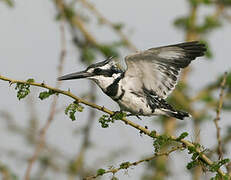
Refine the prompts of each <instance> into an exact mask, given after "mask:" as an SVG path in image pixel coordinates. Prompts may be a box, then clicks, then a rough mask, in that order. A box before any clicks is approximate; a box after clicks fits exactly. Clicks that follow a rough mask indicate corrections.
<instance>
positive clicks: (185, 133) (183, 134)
mask: <svg viewBox="0 0 231 180" xmlns="http://www.w3.org/2000/svg"><path fill="white" fill-rule="evenodd" d="M187 136H188V133H187V132H183V133H181V135H180V136H179V137H178V138H177V139H176V140H177V141H180V140H181V139H184V138H185V137H187Z"/></svg>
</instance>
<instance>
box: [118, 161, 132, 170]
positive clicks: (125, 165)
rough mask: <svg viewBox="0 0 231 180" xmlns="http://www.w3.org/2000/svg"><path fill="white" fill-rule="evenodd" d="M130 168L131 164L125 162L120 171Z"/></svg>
mask: <svg viewBox="0 0 231 180" xmlns="http://www.w3.org/2000/svg"><path fill="white" fill-rule="evenodd" d="M129 166H130V162H123V163H121V164H120V169H127V168H129Z"/></svg>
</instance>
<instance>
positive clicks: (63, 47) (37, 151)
mask: <svg viewBox="0 0 231 180" xmlns="http://www.w3.org/2000/svg"><path fill="white" fill-rule="evenodd" d="M64 26H65V25H64V21H63V20H62V21H61V24H60V32H61V52H60V59H59V65H58V76H61V74H62V70H63V64H64V60H65V55H66V38H65V29H64ZM60 85H61V82H57V83H56V85H55V87H56V88H59V87H60ZM57 101H58V97H57V96H55V97H54V99H53V101H52V103H51V108H50V113H49V116H48V119H47V121H46V123H45V125H44V126H43V127H42V129H41V130H40V133H39V140H38V143H37V145H36V147H35V151H34V154H33V155H32V157H31V158H30V159H29V163H28V166H27V169H26V174H25V180H29V179H30V174H31V170H32V167H33V164H34V162H35V161H36V160H37V159H38V156H39V154H40V152H41V150H42V149H43V147H44V145H45V138H46V132H47V130H48V129H49V127H50V125H51V123H52V121H53V119H54V116H55V113H56V107H57Z"/></svg>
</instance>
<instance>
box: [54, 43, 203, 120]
mask: <svg viewBox="0 0 231 180" xmlns="http://www.w3.org/2000/svg"><path fill="white" fill-rule="evenodd" d="M205 52H206V47H205V44H203V43H201V42H199V41H192V42H184V43H179V44H173V45H168V46H161V47H157V48H151V49H148V50H144V51H138V52H135V53H133V54H131V55H127V56H126V57H125V58H124V59H120V60H119V59H118V58H115V57H110V58H107V59H106V60H104V61H101V62H98V63H95V64H91V65H90V66H88V67H87V68H86V69H85V70H84V71H80V72H75V73H71V74H67V75H64V76H61V77H59V78H58V80H60V81H61V80H71V79H80V78H87V79H90V80H93V81H94V82H95V83H96V84H97V85H98V86H99V87H100V88H101V89H102V91H103V92H104V93H105V94H106V95H108V96H109V97H111V98H112V99H113V100H114V101H116V102H117V103H118V104H119V106H120V111H122V112H128V113H131V114H130V115H134V116H138V117H139V116H154V115H164V116H168V117H174V118H177V119H180V120H183V119H184V118H187V117H191V115H190V114H189V113H188V112H185V111H181V110H176V109H175V108H174V107H173V106H172V105H170V104H168V102H167V101H166V98H167V97H168V96H169V95H170V94H171V93H172V91H173V90H174V89H175V87H176V84H177V82H178V81H179V75H180V72H181V70H182V69H183V68H186V67H187V66H188V65H189V64H190V63H191V61H193V60H195V59H196V58H197V57H200V56H203V55H205Z"/></svg>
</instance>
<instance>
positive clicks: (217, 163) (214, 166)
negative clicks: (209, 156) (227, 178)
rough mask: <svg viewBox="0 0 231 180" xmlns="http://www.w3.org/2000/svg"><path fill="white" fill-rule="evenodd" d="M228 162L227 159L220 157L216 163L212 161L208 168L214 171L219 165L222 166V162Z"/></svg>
mask: <svg viewBox="0 0 231 180" xmlns="http://www.w3.org/2000/svg"><path fill="white" fill-rule="evenodd" d="M228 162H229V159H228V158H227V159H222V160H220V161H218V162H216V163H213V164H212V165H211V166H210V167H209V170H210V171H211V172H216V171H217V170H218V169H219V168H220V167H221V166H223V165H224V164H226V163H228Z"/></svg>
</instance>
